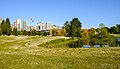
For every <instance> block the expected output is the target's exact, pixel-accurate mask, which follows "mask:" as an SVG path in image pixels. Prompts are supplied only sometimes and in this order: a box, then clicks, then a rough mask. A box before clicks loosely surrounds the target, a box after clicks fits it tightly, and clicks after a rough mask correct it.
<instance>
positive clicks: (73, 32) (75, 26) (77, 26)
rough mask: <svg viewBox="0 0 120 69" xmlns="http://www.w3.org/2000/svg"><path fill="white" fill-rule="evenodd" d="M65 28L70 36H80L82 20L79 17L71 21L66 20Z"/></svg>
mask: <svg viewBox="0 0 120 69" xmlns="http://www.w3.org/2000/svg"><path fill="white" fill-rule="evenodd" d="M64 28H65V30H66V34H67V36H69V37H72V38H73V37H80V36H81V22H80V21H79V19H78V18H73V20H72V21H70V23H69V22H68V21H66V22H65V23H64Z"/></svg>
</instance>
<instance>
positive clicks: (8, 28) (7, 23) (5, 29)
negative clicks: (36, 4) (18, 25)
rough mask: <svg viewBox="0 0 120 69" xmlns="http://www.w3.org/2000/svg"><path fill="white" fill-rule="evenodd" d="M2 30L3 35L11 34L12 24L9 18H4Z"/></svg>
mask: <svg viewBox="0 0 120 69" xmlns="http://www.w3.org/2000/svg"><path fill="white" fill-rule="evenodd" d="M1 31H2V34H3V35H8V36H9V35H10V32H11V26H10V20H9V18H7V19H6V21H5V20H2V23H1Z"/></svg>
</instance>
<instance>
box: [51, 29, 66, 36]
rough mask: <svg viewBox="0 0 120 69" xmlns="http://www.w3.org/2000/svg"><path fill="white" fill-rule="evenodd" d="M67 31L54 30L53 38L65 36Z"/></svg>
mask: <svg viewBox="0 0 120 69" xmlns="http://www.w3.org/2000/svg"><path fill="white" fill-rule="evenodd" d="M64 35H65V30H64V29H55V28H53V29H52V36H64Z"/></svg>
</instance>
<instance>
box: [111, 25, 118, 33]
mask: <svg viewBox="0 0 120 69" xmlns="http://www.w3.org/2000/svg"><path fill="white" fill-rule="evenodd" d="M109 32H110V33H111V34H120V24H116V26H112V27H110V29H109Z"/></svg>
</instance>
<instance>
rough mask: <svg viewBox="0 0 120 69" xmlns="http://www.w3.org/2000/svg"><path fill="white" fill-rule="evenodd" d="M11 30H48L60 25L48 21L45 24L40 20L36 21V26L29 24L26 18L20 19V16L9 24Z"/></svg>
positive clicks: (58, 27) (0, 21)
mask: <svg viewBox="0 0 120 69" xmlns="http://www.w3.org/2000/svg"><path fill="white" fill-rule="evenodd" d="M2 20H3V19H2V18H0V24H1V23H2ZM11 28H12V30H13V29H14V28H17V31H23V30H26V31H32V30H33V29H35V30H36V31H49V30H50V29H53V28H55V29H61V27H60V26H56V25H52V24H51V23H50V22H46V23H45V24H44V23H42V22H38V23H37V25H36V27H34V26H29V25H28V21H27V20H21V19H20V18H18V19H16V20H15V21H14V22H13V24H12V25H11Z"/></svg>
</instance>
